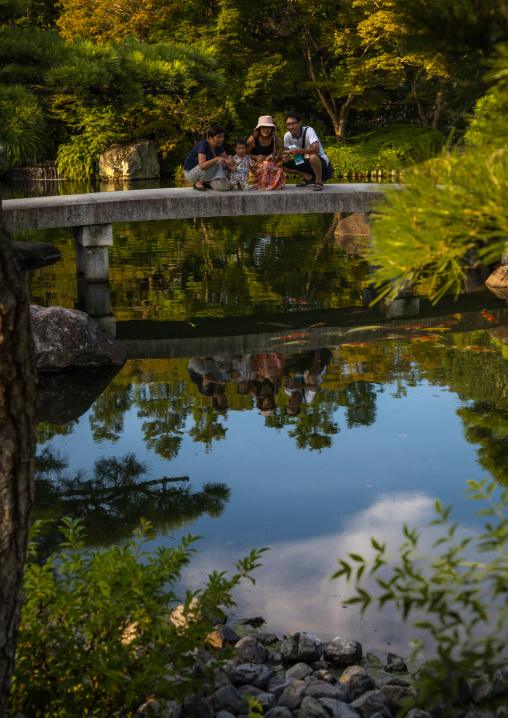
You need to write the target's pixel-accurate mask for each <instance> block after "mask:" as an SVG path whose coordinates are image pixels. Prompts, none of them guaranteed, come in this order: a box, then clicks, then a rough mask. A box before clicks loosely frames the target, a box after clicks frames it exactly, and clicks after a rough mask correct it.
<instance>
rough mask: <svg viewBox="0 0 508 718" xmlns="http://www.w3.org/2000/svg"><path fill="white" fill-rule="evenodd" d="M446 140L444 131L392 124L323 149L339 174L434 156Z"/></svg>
mask: <svg viewBox="0 0 508 718" xmlns="http://www.w3.org/2000/svg"><path fill="white" fill-rule="evenodd" d="M444 143H445V136H444V134H443V133H442V132H440V131H439V130H433V129H432V128H431V127H421V126H419V125H390V126H388V127H385V128H383V129H379V130H374V131H372V132H368V133H367V134H365V135H361V136H360V137H356V138H352V139H351V140H350V141H349V143H348V144H347V145H346V146H343V145H339V144H337V143H335V144H331V145H328V144H327V145H326V146H325V147H324V150H325V152H326V154H327V155H328V157H329V158H330V162H331V163H332V165H333V167H334V169H335V175H336V176H337V175H348V174H365V173H366V172H372V171H374V170H386V171H390V170H400V169H402V168H403V167H406V166H407V165H409V164H413V163H418V162H422V161H424V160H427V159H430V158H431V157H435V156H436V155H437V154H438V153H439V152H440V151H441V149H442V147H443V145H444Z"/></svg>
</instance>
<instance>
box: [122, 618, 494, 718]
mask: <svg viewBox="0 0 508 718" xmlns="http://www.w3.org/2000/svg"><path fill="white" fill-rule="evenodd" d="M228 619H229V620H228ZM226 621H227V622H228V625H225V624H220V623H219V624H217V625H216V626H215V629H214V631H213V632H212V633H211V634H209V636H208V643H209V644H210V650H211V651H212V652H213V651H214V649H215V650H216V651H217V650H219V651H220V650H221V649H224V648H228V649H231V650H232V651H233V652H234V653H233V655H232V657H230V658H228V659H227V660H225V662H224V666H223V669H222V670H218V671H216V673H215V677H216V681H215V685H214V688H213V690H211V691H210V692H208V693H207V694H205V692H202V694H200V695H197V696H187V697H186V698H185V700H184V702H183V703H182V704H177V703H176V702H175V701H172V700H166V699H164V698H163V697H162V696H152V697H150V698H149V699H148V700H146V701H145V702H144V703H142V704H141V705H139V707H138V708H137V713H136V714H135V718H145V716H160V718H247V716H248V713H249V707H248V705H247V702H246V700H245V697H246V696H249V697H251V698H254V699H255V700H256V701H257V704H258V705H257V710H261V711H262V715H263V718H264V717H265V716H266V718H396V716H397V714H398V713H399V712H400V711H401V710H403V709H405V711H407V712H406V718H433V716H434V715H436V713H435V712H433V713H430V712H427V711H425V710H423V709H421V708H417V707H414V698H415V689H414V682H415V678H416V675H417V673H418V671H419V670H421V668H422V667H423V666H424V665H425V663H426V662H427V659H426V658H425V656H424V655H423V654H417V655H416V657H414V658H412V659H408V660H404V659H403V658H401V657H400V656H397V655H395V654H392V653H389V652H384V651H366V652H364V651H363V648H362V646H361V644H360V643H359V642H358V641H355V640H354V639H349V638H343V637H340V636H339V637H336V638H334V639H332V640H331V641H321V640H320V639H319V638H317V637H316V636H314V635H312V634H311V633H308V632H305V631H297V632H294V633H287V634H284V636H283V637H282V638H281V637H280V636H278V635H276V634H274V633H269V632H264V631H263V630H262V625H263V624H264V623H265V621H264V619H263V618H262V617H260V616H255V617H252V618H243V619H241V618H236V617H234V616H229V617H228V618H226ZM214 658H215V657H214V656H212V653H211V652H208V651H206V650H205V651H201V652H200V653H199V658H198V659H197V662H198V666H199V664H200V663H201V664H202V663H207V662H209V661H212V660H214ZM500 685H501V688H500ZM500 690H501V691H502V695H503V696H506V705H504V706H501V707H500V708H497V710H496V709H494V710H489V709H484V708H482V704H483V703H485V701H487V700H489V699H492V698H493V697H498V696H499V695H500V694H499V691H500ZM461 701H462V702H461V703H460V705H456V706H453V707H452V714H453V715H454V716H456V717H457V718H459V717H462V716H463V717H464V718H507V717H508V681H505V682H502V681H501V684H500V682H499V681H498V683H497V684H495V683H492V681H490V680H489V679H488V677H487V676H486V675H485V676H479V677H477V678H476V679H475V680H474V681H472V682H471V683H470V684H468V685H466V686H464V689H463V692H462V696H461ZM408 708H409V710H408ZM258 715H259V714H258ZM447 715H451V714H450V713H448V714H447Z"/></svg>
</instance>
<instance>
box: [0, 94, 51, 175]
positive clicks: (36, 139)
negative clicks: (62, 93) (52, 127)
mask: <svg viewBox="0 0 508 718" xmlns="http://www.w3.org/2000/svg"><path fill="white" fill-rule="evenodd" d="M46 131H47V129H46V122H45V119H44V113H43V111H42V108H41V107H40V105H39V104H38V102H37V100H36V99H35V98H34V97H33V96H32V95H31V94H30V93H29V92H28V91H27V90H26V88H24V87H23V86H22V85H11V86H10V87H7V86H2V85H0V144H3V145H5V147H6V150H7V157H8V160H9V164H10V165H16V164H19V163H20V162H27V161H34V160H37V159H38V158H39V157H40V155H41V154H42V152H43V151H44V147H45V145H46Z"/></svg>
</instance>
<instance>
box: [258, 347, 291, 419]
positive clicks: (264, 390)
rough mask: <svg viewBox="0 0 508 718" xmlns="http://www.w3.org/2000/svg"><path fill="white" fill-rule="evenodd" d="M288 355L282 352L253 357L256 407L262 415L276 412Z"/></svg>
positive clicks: (270, 414)
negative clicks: (278, 393)
mask: <svg viewBox="0 0 508 718" xmlns="http://www.w3.org/2000/svg"><path fill="white" fill-rule="evenodd" d="M285 358H286V355H285V354H282V353H280V352H269V353H265V354H254V355H253V356H252V357H251V364H252V370H253V372H255V379H254V380H253V384H254V385H255V388H256V407H257V408H258V409H259V411H260V413H261V415H262V416H273V415H274V414H275V407H276V404H275V396H276V394H277V392H278V391H279V389H280V387H281V382H282V375H283V372H284V361H285Z"/></svg>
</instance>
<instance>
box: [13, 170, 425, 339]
mask: <svg viewBox="0 0 508 718" xmlns="http://www.w3.org/2000/svg"><path fill="white" fill-rule="evenodd" d="M390 187H391V188H396V187H397V186H396V185H390ZM383 196H384V194H383V192H382V191H381V189H380V186H379V184H353V183H348V184H328V185H325V188H324V190H323V191H322V192H314V191H313V190H312V187H307V188H298V187H296V186H295V185H287V186H286V188H285V189H284V190H277V191H273V192H257V191H253V192H238V191H233V192H214V191H208V192H196V191H194V190H193V189H192V188H191V187H188V188H171V189H149V190H146V189H145V190H141V189H140V190H127V191H112V192H96V193H89V194H75V195H60V196H58V195H56V196H51V197H31V198H25V199H10V200H5V201H4V202H3V203H2V211H3V217H4V221H5V224H6V227H7V230H8V231H9V232H19V231H25V230H38V229H41V230H42V229H56V228H64V227H69V228H70V230H71V232H72V235H73V237H74V239H75V242H76V267H77V273H78V304H79V305H80V306H83V307H84V308H85V310H86V311H87V312H88V313H89V314H91V315H92V316H94V318H100V317H102V318H104V320H105V321H104V322H102V324H104V328H106V329H107V330H108V331H111V332H112V333H114V317H112V315H111V312H110V309H109V256H108V247H109V246H111V245H112V244H113V227H112V225H113V224H115V223H117V222H146V221H155V220H167V219H189V218H196V217H233V216H244V215H284V214H318V213H319V214H321V213H326V212H330V213H333V212H346V213H348V212H352V213H354V212H361V213H368V212H369V211H370V210H371V209H372V206H373V203H375V202H376V201H380V200H382V198H383ZM79 278H81V279H82V280H84V283H83V281H81V288H80V285H79V282H80V279H79ZM92 285H95V286H92ZM91 287H92V288H91ZM397 301H399V300H397ZM401 301H402V300H401ZM411 301H412V300H411ZM406 304H407V302H406ZM406 309H407V308H406ZM416 311H417V310H416ZM410 313H414V312H413V311H411V312H410ZM108 316H109V317H110V321H109V325H110V326H109V328H108V321H107V317H108Z"/></svg>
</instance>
